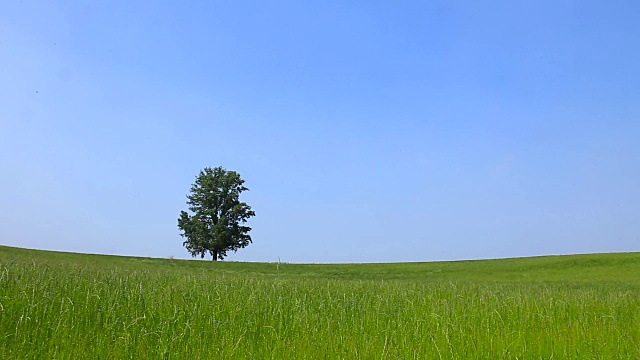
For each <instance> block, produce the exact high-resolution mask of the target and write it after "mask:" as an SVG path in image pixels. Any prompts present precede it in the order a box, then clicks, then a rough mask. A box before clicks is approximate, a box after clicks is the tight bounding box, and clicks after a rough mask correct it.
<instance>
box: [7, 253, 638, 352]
mask: <svg viewBox="0 0 640 360" xmlns="http://www.w3.org/2000/svg"><path fill="white" fill-rule="evenodd" d="M0 358H3V359H98V358H100V359H216V358H219V359H234V358H237V359H252V358H255V359H358V358H361V359H480V358H481V359H516V358H517V359H551V358H553V359H640V253H627V254H600V255H574V256H556V257H537V258H522V259H505V260H483V261H460V262H440V263H406V264H360V265H295V264H280V265H277V264H256V263H225V262H218V263H212V262H204V261H184V260H166V259H146V258H129V257H115V256H100V255H81V254H68V253H55V252H45V251H35V250H24V249H16V248H10V247H0Z"/></svg>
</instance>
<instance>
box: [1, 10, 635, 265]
mask: <svg viewBox="0 0 640 360" xmlns="http://www.w3.org/2000/svg"><path fill="white" fill-rule="evenodd" d="M639 16H640V3H638V2H637V1H618V2H602V1H557V0H554V1H535V2H533V1H526V2H525V1H491V2H478V1H433V2H419V1H415V2H412V1H402V2H379V1H369V2H362V1H358V2H349V1H339V2H329V1H323V2H293V1H292V2H280V1H273V2H229V1H225V2H212V1H191V2H188V4H187V3H184V2H178V1H175V2H172V1H153V2H151V1H103V2H99V1H95V2H87V1H53V0H39V1H30V0H25V1H4V2H2V3H0V169H1V173H0V189H1V191H0V228H1V229H2V236H1V237H0V243H1V244H4V245H11V246H20V247H28V248H39V249H51V250H61V251H75V252H90V253H105V254H119V255H135V256H151V257H169V256H174V257H176V258H189V254H188V253H187V251H186V250H185V249H184V248H183V247H182V241H183V240H182V238H180V236H179V230H178V228H177V218H178V214H179V212H180V210H183V209H186V204H185V201H186V195H187V192H188V190H189V187H190V185H191V184H192V183H193V181H194V179H195V176H196V175H197V173H198V172H199V170H200V169H202V168H204V167H206V166H211V167H214V166H223V167H225V168H227V169H229V170H236V171H238V172H239V173H240V174H241V175H242V176H243V178H244V179H245V180H246V185H247V186H248V187H249V188H250V189H251V191H250V192H248V193H245V194H243V196H244V199H243V200H245V201H246V202H248V203H249V204H250V205H251V206H252V207H253V209H254V210H255V211H256V213H257V216H256V217H255V218H254V219H252V220H251V222H250V224H249V225H250V226H252V227H253V231H252V236H253V240H254V243H253V244H251V245H250V246H249V247H247V248H246V249H243V250H240V251H239V252H238V253H236V254H231V255H230V256H229V257H228V258H227V259H228V260H235V261H277V260H278V258H280V259H281V260H282V261H288V262H396V261H433V260H457V259H480V258H501V257H516V256H534V255H547V254H571V253H591V252H620V251H639V250H640V247H639V246H640V219H639V218H638V215H639V214H640V141H639V140H638V139H640V102H639V101H638V99H640V85H639V84H640V67H639V66H638V64H640V41H639V40H638V39H640V22H639V21H638V17H639Z"/></svg>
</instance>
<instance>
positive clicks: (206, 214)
mask: <svg viewBox="0 0 640 360" xmlns="http://www.w3.org/2000/svg"><path fill="white" fill-rule="evenodd" d="M243 184H244V180H242V178H240V174H238V173H237V172H235V171H227V170H225V169H224V168H222V167H216V168H213V169H211V168H209V167H206V168H204V169H203V170H202V171H200V174H199V175H198V176H197V177H196V182H195V183H194V184H193V185H191V193H190V194H189V195H187V199H188V200H187V204H188V205H189V210H190V211H191V213H192V214H193V215H190V214H189V213H187V212H186V211H181V212H180V218H178V228H179V229H180V230H182V233H181V234H180V236H182V237H184V238H186V240H185V241H184V243H183V245H184V246H185V247H186V248H187V250H188V251H189V253H191V256H193V257H195V256H197V255H200V258H204V257H205V255H206V254H207V253H209V254H211V256H212V259H211V260H213V261H216V260H218V259H220V260H222V259H224V257H225V256H227V252H228V251H230V250H233V251H234V252H236V251H237V250H238V249H241V248H244V247H245V246H247V245H249V243H251V236H250V235H249V234H248V233H249V231H251V228H250V227H248V226H244V225H243V224H244V223H246V222H247V220H248V219H249V218H250V217H252V216H255V215H256V213H255V212H254V211H252V210H251V207H250V206H249V205H247V204H246V203H243V202H240V193H242V192H243V191H247V190H249V189H247V188H246V187H244V186H243Z"/></svg>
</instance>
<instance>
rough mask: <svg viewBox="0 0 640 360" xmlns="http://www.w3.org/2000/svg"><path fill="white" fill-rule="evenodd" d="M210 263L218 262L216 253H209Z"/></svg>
mask: <svg viewBox="0 0 640 360" xmlns="http://www.w3.org/2000/svg"><path fill="white" fill-rule="evenodd" d="M211 256H212V257H211V261H218V252H217V251H214V252H212V253H211Z"/></svg>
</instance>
